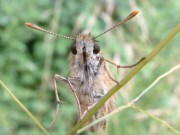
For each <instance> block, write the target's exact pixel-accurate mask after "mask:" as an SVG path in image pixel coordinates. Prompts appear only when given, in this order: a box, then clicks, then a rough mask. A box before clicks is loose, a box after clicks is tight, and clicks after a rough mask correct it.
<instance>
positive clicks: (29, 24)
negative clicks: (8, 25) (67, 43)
mask: <svg viewBox="0 0 180 135" xmlns="http://www.w3.org/2000/svg"><path fill="white" fill-rule="evenodd" d="M25 25H26V26H28V27H30V28H33V29H36V30H39V31H43V32H46V33H49V34H52V35H55V36H58V37H63V38H67V39H71V40H75V38H73V37H68V36H64V35H61V34H56V33H54V32H50V31H48V30H45V29H43V28H41V27H39V26H37V25H35V24H32V23H30V22H27V23H25Z"/></svg>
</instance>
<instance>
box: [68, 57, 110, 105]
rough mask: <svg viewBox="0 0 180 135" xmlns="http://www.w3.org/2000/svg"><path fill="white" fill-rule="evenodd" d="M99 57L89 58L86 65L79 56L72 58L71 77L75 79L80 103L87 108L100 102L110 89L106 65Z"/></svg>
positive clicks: (75, 88)
mask: <svg viewBox="0 0 180 135" xmlns="http://www.w3.org/2000/svg"><path fill="white" fill-rule="evenodd" d="M98 55H99V54H98ZM98 55H93V56H91V57H90V58H88V60H89V61H87V63H86V64H84V63H83V62H81V61H80V60H79V58H78V56H77V55H76V56H72V57H73V58H72V59H73V61H72V63H71V74H70V76H71V77H75V79H74V80H73V81H72V84H73V87H74V90H75V91H76V93H77V96H78V98H79V101H80V103H83V104H84V105H85V106H90V105H92V104H94V103H96V102H98V101H99V99H100V98H101V97H102V96H104V95H105V94H106V93H107V91H108V89H109V84H108V83H109V82H108V80H107V78H108V74H107V72H106V68H105V63H104V61H103V60H101V59H100V58H99V56H98Z"/></svg>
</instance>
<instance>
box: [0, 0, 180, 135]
mask: <svg viewBox="0 0 180 135" xmlns="http://www.w3.org/2000/svg"><path fill="white" fill-rule="evenodd" d="M179 9H180V3H179V1H173V0H166V1H163V0H159V1H157V0H151V1H143V0H136V1H135V0H131V1H118V0H98V1H90V0H89V1H88V0H77V1H73V0H71V1H70V0H69V1H67V0H66V1H65V0H64V1H63V0H38V1H37V0H31V1H27V0H26V1H21V0H0V79H1V80H2V81H3V82H4V83H5V84H6V85H7V86H8V87H9V88H10V89H11V90H12V92H13V93H15V94H16V96H17V97H18V98H19V99H20V100H21V101H22V102H23V103H24V104H25V105H26V107H27V108H28V109H29V110H30V111H31V112H32V113H33V114H34V115H35V116H36V117H37V118H38V119H39V120H40V121H41V123H43V125H44V126H45V127H48V126H49V124H50V122H51V120H52V118H53V116H54V112H55V106H56V102H55V96H54V88H53V82H52V79H53V75H54V74H56V73H58V74H61V75H62V76H68V73H69V70H68V69H69V61H70V57H69V55H70V51H69V49H70V47H71V44H72V41H70V40H67V39H63V38H57V37H55V36H52V35H48V34H44V33H42V32H38V31H35V30H32V29H29V28H27V27H25V25H24V23H25V22H33V23H35V24H38V25H39V26H41V27H44V28H46V29H48V30H51V31H54V32H57V33H61V34H64V35H67V36H72V37H75V35H76V33H78V32H79V31H80V32H81V31H83V30H84V29H90V31H91V32H92V34H93V35H94V36H96V35H98V34H99V33H101V32H103V31H104V30H105V29H107V28H109V27H111V26H112V25H113V24H116V23H117V22H119V21H120V20H122V19H123V18H125V17H126V16H127V15H128V14H129V13H130V12H131V11H132V10H139V11H140V14H139V15H138V16H137V17H135V18H134V19H133V20H131V21H129V22H128V23H126V24H124V25H123V26H120V27H118V28H116V29H114V30H113V31H111V32H109V33H107V34H105V35H103V36H102V37H99V38H98V40H99V42H100V43H101V50H102V51H103V53H104V55H105V57H106V58H108V59H111V60H113V61H115V62H117V63H121V64H122V65H128V64H132V63H135V62H136V61H138V60H139V59H140V58H141V57H144V56H146V55H147V54H149V53H150V52H151V51H152V50H153V49H154V48H155V46H156V45H157V44H158V43H159V42H160V41H162V40H163V39H164V38H165V37H166V36H167V35H168V33H170V31H172V30H173V29H174V28H175V26H176V25H177V24H178V23H179V21H180V17H179V14H178V13H179ZM178 36H179V35H178ZM179 50H180V44H179V37H177V36H176V38H174V39H173V40H172V41H171V43H170V45H168V46H167V47H166V48H165V49H164V50H163V51H162V52H161V53H160V54H159V55H158V56H157V57H156V58H155V59H154V60H153V61H152V62H151V63H149V64H148V65H147V66H145V67H144V68H143V70H142V71H141V72H140V73H139V74H138V75H137V76H136V77H135V78H134V79H133V80H132V81H131V82H129V83H128V85H127V86H126V87H124V89H123V90H122V91H121V93H120V94H118V105H122V104H125V103H127V102H128V101H130V100H131V99H132V98H134V97H135V96H137V94H138V93H140V92H141V91H142V90H144V89H145V88H146V87H147V86H148V85H150V84H151V83H152V82H153V80H154V79H155V78H157V77H158V76H159V75H161V74H162V73H164V72H165V71H167V70H168V69H170V68H171V67H173V66H175V65H177V64H178V63H179V62H180V57H179ZM110 67H111V68H113V69H116V68H115V67H112V66H110ZM113 69H111V71H113V72H112V73H113V74H114V76H115V77H116V78H117V79H118V80H120V79H122V78H123V76H125V75H126V74H127V73H128V71H129V70H131V69H120V73H119V75H117V72H116V70H113ZM179 76H180V73H179V72H176V73H175V74H173V75H171V76H169V77H168V78H166V79H164V80H163V81H161V82H160V83H159V84H158V85H157V86H156V87H154V88H153V89H152V90H151V92H149V93H148V94H146V96H145V97H144V98H143V99H141V101H140V102H139V103H138V105H139V106H140V107H141V108H143V109H145V110H149V111H151V112H152V114H155V115H157V116H159V117H161V118H162V119H165V120H166V121H168V122H169V123H170V124H172V125H173V126H174V127H175V128H177V129H179V130H180V127H179V125H180V115H179V114H180V106H179V102H180V84H179V80H180V77H179ZM59 91H60V97H61V99H62V100H63V101H64V102H66V103H63V104H62V105H61V106H60V110H61V111H60V116H59V118H58V120H57V123H56V125H55V127H54V128H53V130H52V134H55V135H56V134H62V135H63V134H65V133H66V131H67V130H69V129H70V128H71V127H72V125H73V124H74V120H75V117H76V113H77V109H76V106H75V103H74V98H73V95H72V94H71V93H70V90H68V87H67V86H66V85H64V84H61V83H60V85H59ZM0 92H1V94H0V135H12V134H13V135H16V134H17V135H32V134H33V135H39V134H42V133H41V131H40V130H39V129H38V128H37V127H36V126H35V125H34V123H33V122H32V120H31V119H30V118H29V117H27V115H26V114H25V113H24V112H23V111H22V110H21V109H20V108H19V106H17V105H16V104H15V103H14V102H13V100H12V99H11V98H10V97H9V96H8V95H7V93H5V92H4V91H3V90H2V87H0ZM82 134H84V135H85V134H89V133H85V132H84V133H82ZM106 134H112V135H119V134H123V135H134V134H137V135H144V134H154V135H155V134H163V135H171V134H173V133H172V132H171V131H169V130H168V129H167V128H166V127H164V126H163V125H161V124H159V123H158V122H156V121H154V120H152V119H150V118H147V117H145V116H144V115H143V114H140V113H138V112H137V111H135V110H133V109H128V110H124V111H122V112H120V113H119V114H118V115H115V116H113V117H111V119H110V120H109V127H108V129H107V131H106Z"/></svg>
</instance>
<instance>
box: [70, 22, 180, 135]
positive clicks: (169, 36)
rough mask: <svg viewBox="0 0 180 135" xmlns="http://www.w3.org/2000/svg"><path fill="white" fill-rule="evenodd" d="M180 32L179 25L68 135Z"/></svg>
mask: <svg viewBox="0 0 180 135" xmlns="http://www.w3.org/2000/svg"><path fill="white" fill-rule="evenodd" d="M179 31H180V25H178V26H177V27H176V28H175V29H174V30H173V31H172V32H171V33H170V34H169V35H168V37H167V38H166V39H165V40H163V41H162V42H161V43H160V44H159V45H157V47H156V48H155V49H154V50H153V51H152V52H151V54H149V55H148V56H147V57H146V59H144V60H143V61H142V62H141V63H140V64H139V65H137V66H136V67H135V68H134V69H133V70H132V71H131V72H130V73H129V74H128V75H127V76H126V77H125V78H124V79H123V80H122V81H121V82H120V83H119V85H116V86H115V87H113V88H112V89H111V90H110V91H109V92H108V93H107V94H106V95H105V96H104V97H103V98H102V99H101V100H100V101H99V102H98V103H97V104H96V105H95V106H94V107H93V108H92V109H91V110H89V112H88V113H87V114H86V115H85V116H84V118H83V119H82V120H81V121H80V122H79V123H77V124H76V125H75V126H74V127H73V128H72V129H71V130H70V131H69V132H68V133H67V134H68V135H72V134H75V133H76V131H77V130H78V129H80V128H82V126H83V125H84V124H85V123H86V122H87V121H88V120H89V119H90V118H91V117H92V116H93V114H95V113H96V112H97V111H98V110H99V108H101V107H102V106H103V105H104V103H105V102H106V101H107V100H108V99H109V98H110V97H111V96H112V95H113V94H114V93H116V92H117V91H118V90H119V89H120V88H121V87H123V86H124V85H125V84H126V83H127V82H129V81H130V79H131V78H132V77H133V76H135V75H136V74H137V73H138V72H139V71H140V70H141V68H143V67H144V66H145V65H146V64H147V63H148V62H150V61H151V60H152V59H153V58H154V57H155V56H156V55H157V54H158V53H159V52H160V51H161V50H162V48H164V47H165V46H166V45H167V44H168V42H169V41H170V40H171V39H172V38H173V37H174V36H175V35H176V34H177V33H178V32H179Z"/></svg>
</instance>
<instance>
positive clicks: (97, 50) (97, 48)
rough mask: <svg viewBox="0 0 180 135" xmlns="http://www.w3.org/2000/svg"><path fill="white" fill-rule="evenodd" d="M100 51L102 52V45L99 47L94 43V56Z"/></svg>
mask: <svg viewBox="0 0 180 135" xmlns="http://www.w3.org/2000/svg"><path fill="white" fill-rule="evenodd" d="M99 51H100V45H99V44H98V43H97V42H95V43H94V49H93V53H94V54H98V53H99Z"/></svg>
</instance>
